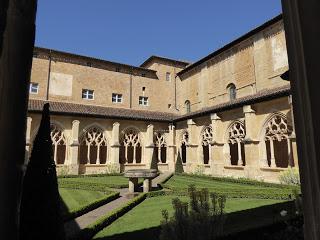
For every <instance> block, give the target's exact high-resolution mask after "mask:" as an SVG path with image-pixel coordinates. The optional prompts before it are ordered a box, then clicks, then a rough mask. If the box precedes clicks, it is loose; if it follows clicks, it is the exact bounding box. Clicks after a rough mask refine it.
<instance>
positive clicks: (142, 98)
mask: <svg viewBox="0 0 320 240" xmlns="http://www.w3.org/2000/svg"><path fill="white" fill-rule="evenodd" d="M139 106H143V107H148V106H149V97H146V96H139Z"/></svg>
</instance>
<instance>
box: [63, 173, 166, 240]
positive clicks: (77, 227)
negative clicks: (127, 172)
mask: <svg viewBox="0 0 320 240" xmlns="http://www.w3.org/2000/svg"><path fill="white" fill-rule="evenodd" d="M171 174H172V173H162V174H160V175H159V176H158V177H156V178H155V179H153V181H152V187H153V188H156V187H157V186H158V184H161V183H163V182H164V181H165V180H166V179H167V178H168V177H169V176H170V175H171ZM118 191H119V192H120V197H119V198H117V199H116V200H114V201H112V202H110V203H107V204H105V205H103V206H101V207H98V208H96V209H94V210H92V211H90V212H88V213H86V214H83V215H81V216H79V217H77V218H75V219H72V220H70V221H68V222H66V223H65V224H64V228H65V232H66V237H67V239H70V238H71V237H72V236H75V235H76V234H77V233H78V232H80V231H81V230H82V229H84V228H85V227H87V226H88V225H90V224H92V223H94V222H95V221H97V220H98V219H99V218H101V217H103V216H105V215H106V214H108V213H109V212H111V211H113V210H114V209H117V208H119V207H121V206H123V205H125V204H126V203H127V202H128V201H130V199H131V198H132V196H130V195H129V189H128V188H123V189H119V190H118Z"/></svg>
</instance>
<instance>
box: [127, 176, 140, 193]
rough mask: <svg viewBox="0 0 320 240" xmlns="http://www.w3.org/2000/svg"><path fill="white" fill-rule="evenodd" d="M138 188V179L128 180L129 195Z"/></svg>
mask: <svg viewBox="0 0 320 240" xmlns="http://www.w3.org/2000/svg"><path fill="white" fill-rule="evenodd" d="M137 186H138V178H129V193H134V192H135V191H136V189H137Z"/></svg>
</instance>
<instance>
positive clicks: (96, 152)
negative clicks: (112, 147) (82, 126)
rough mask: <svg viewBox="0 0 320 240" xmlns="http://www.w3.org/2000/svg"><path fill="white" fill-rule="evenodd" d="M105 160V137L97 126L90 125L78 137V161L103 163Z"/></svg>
mask: <svg viewBox="0 0 320 240" xmlns="http://www.w3.org/2000/svg"><path fill="white" fill-rule="evenodd" d="M106 161H107V139H106V137H105V135H104V133H103V131H102V129H100V128H98V127H91V128H89V129H87V130H85V132H84V133H83V135H82V136H81V138H80V163H82V164H104V163H106Z"/></svg>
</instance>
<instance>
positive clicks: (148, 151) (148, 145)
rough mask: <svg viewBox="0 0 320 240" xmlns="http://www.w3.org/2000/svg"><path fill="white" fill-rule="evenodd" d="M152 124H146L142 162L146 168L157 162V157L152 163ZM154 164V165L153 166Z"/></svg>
mask: <svg viewBox="0 0 320 240" xmlns="http://www.w3.org/2000/svg"><path fill="white" fill-rule="evenodd" d="M153 130H154V126H153V125H152V124H149V125H148V126H147V133H146V140H145V151H144V163H145V164H146V168H147V169H150V168H155V167H156V165H157V164H158V161H157V159H155V161H156V162H155V163H153V164H152V160H153V159H152V157H153V151H154V143H153V134H154V131H153ZM153 165H154V166H153Z"/></svg>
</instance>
